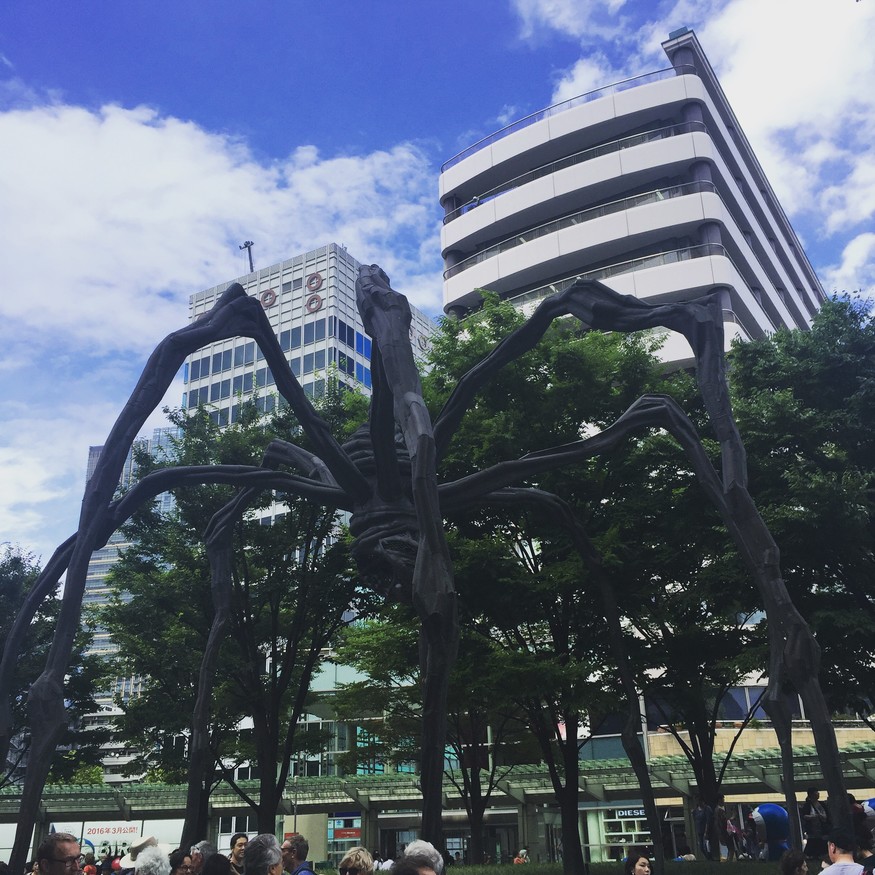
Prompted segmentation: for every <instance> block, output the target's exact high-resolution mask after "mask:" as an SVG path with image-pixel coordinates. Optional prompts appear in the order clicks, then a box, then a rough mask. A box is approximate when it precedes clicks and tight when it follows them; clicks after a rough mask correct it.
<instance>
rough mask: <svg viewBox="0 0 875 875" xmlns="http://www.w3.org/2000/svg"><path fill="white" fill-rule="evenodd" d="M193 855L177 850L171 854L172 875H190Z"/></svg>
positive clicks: (180, 849)
mask: <svg viewBox="0 0 875 875" xmlns="http://www.w3.org/2000/svg"><path fill="white" fill-rule="evenodd" d="M190 873H191V854H190V853H189V852H188V851H183V850H182V848H177V849H176V850H175V851H171V853H170V875H190Z"/></svg>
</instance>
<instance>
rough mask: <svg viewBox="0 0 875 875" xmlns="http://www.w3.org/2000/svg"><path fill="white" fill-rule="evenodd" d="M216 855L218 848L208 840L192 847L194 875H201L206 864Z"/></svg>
mask: <svg viewBox="0 0 875 875" xmlns="http://www.w3.org/2000/svg"><path fill="white" fill-rule="evenodd" d="M215 853H218V851H217V849H216V846H215V845H214V844H213V843H212V842H208V841H207V840H206V839H204V840H203V841H200V842H198V843H197V844H196V845H192V848H191V871H192V872H193V873H194V875H200V873H201V872H202V871H203V868H204V863H206V862H207V860H209V859H210V857H212V856H213V854H215Z"/></svg>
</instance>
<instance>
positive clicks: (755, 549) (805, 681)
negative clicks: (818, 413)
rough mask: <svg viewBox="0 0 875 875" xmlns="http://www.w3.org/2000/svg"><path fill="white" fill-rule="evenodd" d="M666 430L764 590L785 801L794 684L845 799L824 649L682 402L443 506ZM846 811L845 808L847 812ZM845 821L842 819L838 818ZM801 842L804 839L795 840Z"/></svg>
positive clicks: (637, 415)
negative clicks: (788, 700) (786, 696)
mask: <svg viewBox="0 0 875 875" xmlns="http://www.w3.org/2000/svg"><path fill="white" fill-rule="evenodd" d="M648 426H650V427H659V428H664V429H666V431H668V432H670V433H671V434H672V435H673V436H674V437H675V438H676V440H677V441H678V442H679V443H680V445H681V446H682V448H683V449H684V451H685V453H686V454H687V458H688V459H689V460H690V462H691V464H692V466H693V469H694V471H695V473H696V477H697V479H698V480H699V482H700V484H701V486H702V488H703V489H704V490H705V492H706V494H707V495H708V497H709V498H710V499H711V501H712V503H713V504H714V506H715V507H716V508H717V510H718V511H719V513H720V515H721V518H722V519H723V522H724V524H725V525H726V527H727V529H728V531H729V533H730V534H731V536H732V538H733V541H734V542H735V544H736V546H737V547H738V550H739V553H740V555H741V557H742V559H743V560H744V562H745V565H746V566H747V568H748V571H749V572H750V574H751V576H752V577H753V579H754V581H755V582H756V584H757V588H758V590H759V593H760V597H761V598H762V601H763V605H764V607H765V610H766V615H767V617H768V620H769V626H768V628H769V681H768V687H767V691H766V694H765V696H764V697H763V707H764V708H765V709H766V711H767V713H768V714H769V716H770V718H771V719H772V723H773V725H774V728H775V734H776V735H777V738H778V743H779V745H780V748H781V757H782V767H783V771H784V785H785V794H786V795H787V799H788V804H789V800H790V799H791V797H792V798H793V799H795V796H794V795H793V794H794V789H793V756H792V741H791V718H790V714H789V710H788V708H787V706H786V704H785V703H784V700H783V697H782V695H781V691H782V685H783V682H784V680H785V679H787V678H789V679H790V680H791V681H792V683H793V685H794V687H795V688H796V691H797V692H798V693H799V695H800V696H801V698H802V701H803V703H804V705H805V708H806V713H808V711H809V707H810V709H811V710H810V714H809V719H810V720H811V723H812V728H813V729H814V733H815V744H816V746H817V750H818V754H819V755H820V758H821V762H822V765H823V769H824V777H825V778H826V780H827V786H828V788H829V793H830V796H831V797H832V798H834V799H838V798H842V799H843V798H844V796H843V795H842V794H843V793H844V789H843V788H844V779H843V776H842V772H841V766H840V761H839V756H838V746H837V744H836V740H835V733H834V732H833V729H832V724H831V721H830V718H829V712H828V710H827V708H826V702H825V700H824V698H823V692H822V690H821V688H820V683H819V681H818V668H819V664H820V647H819V646H818V644H817V642H816V641H815V639H814V636H813V635H812V634H811V631H810V629H809V628H808V624H807V623H806V622H805V620H804V618H803V617H802V616H801V614H800V613H799V612H798V611H797V610H796V608H795V606H794V605H793V602H792V600H791V598H790V595H789V593H788V592H787V589H786V586H785V585H784V581H783V579H782V578H781V573H780V567H779V564H778V558H779V552H778V547H777V545H776V544H775V542H774V540H773V539H772V536H771V534H770V532H769V530H768V528H767V527H766V525H765V523H764V522H763V520H762V517H760V515H759V512H758V511H757V509H756V506H755V505H754V503H753V500H752V499H751V497H750V495H749V493H748V492H747V489H745V487H744V486H742V485H741V483H740V482H739V481H738V480H735V481H734V482H733V483H732V484H730V487H729V488H728V489H726V490H724V487H723V483H722V482H721V480H720V477H719V476H718V474H717V472H716V471H715V470H714V467H713V465H712V464H711V462H710V460H709V459H708V457H707V455H706V454H705V452H704V449H703V447H702V445H701V442H700V440H699V437H698V434H697V432H696V430H695V427H694V426H693V424H692V423H691V422H690V420H689V418H688V417H687V416H686V414H685V413H684V412H683V410H681V408H680V407H679V405H678V404H677V402H675V401H674V400H673V399H672V398H670V397H669V396H665V395H645V396H643V397H642V398H639V399H638V401H636V402H635V403H634V404H633V405H632V406H631V407H630V408H629V409H628V410H627V411H626V413H624V414H623V415H622V416H621V417H620V418H619V419H618V420H617V421H616V422H615V423H614V424H613V425H611V426H610V427H609V428H607V429H605V430H604V431H602V432H601V433H600V434H598V435H594V436H593V437H591V438H587V439H585V440H581V441H576V442H574V443H571V444H566V445H565V446H561V447H555V448H553V449H548V450H541V451H539V452H535V453H530V454H528V455H527V456H523V457H522V458H521V459H517V460H515V461H510V462H502V463H499V464H498V465H495V466H494V467H493V468H490V469H487V470H486V471H482V472H478V473H476V474H472V475H469V476H468V477H464V478H461V479H460V480H458V481H455V482H453V483H449V484H443V485H441V487H440V495H441V502H442V507H443V508H444V510H445V512H450V511H452V509H453V508H454V507H457V506H464V502H465V501H466V498H465V497H466V496H467V497H468V498H467V500H473V499H474V498H475V497H476V496H477V495H484V494H487V493H489V492H492V491H494V490H496V489H500V488H502V487H504V486H507V485H510V484H511V483H518V482H519V481H520V480H521V479H524V478H526V477H530V476H533V475H535V474H538V473H541V472H543V471H546V470H550V469H551V468H555V467H559V466H561V465H562V464H565V463H569V462H572V461H581V460H584V459H587V458H590V457H591V456H592V455H594V454H595V453H599V452H604V451H605V450H607V449H610V448H611V447H613V446H615V445H616V444H617V443H618V442H619V441H620V440H622V439H623V438H625V437H626V436H627V435H628V434H629V433H631V432H632V431H634V430H637V429H638V428H642V427H648ZM845 807H846V806H845ZM837 817H838V818H839V819H843V813H841V812H840V813H839V814H838V815H837ZM794 838H798V836H795V837H794Z"/></svg>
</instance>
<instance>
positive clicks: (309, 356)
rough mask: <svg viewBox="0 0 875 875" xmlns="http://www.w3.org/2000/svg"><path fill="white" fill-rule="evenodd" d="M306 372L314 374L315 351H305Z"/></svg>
mask: <svg viewBox="0 0 875 875" xmlns="http://www.w3.org/2000/svg"><path fill="white" fill-rule="evenodd" d="M304 373H305V374H312V373H313V353H312V352H307V353H304Z"/></svg>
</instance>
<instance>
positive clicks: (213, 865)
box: [201, 854, 231, 875]
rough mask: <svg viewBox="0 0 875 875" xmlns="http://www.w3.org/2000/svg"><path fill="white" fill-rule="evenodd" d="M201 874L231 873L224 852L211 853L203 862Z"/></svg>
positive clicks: (227, 874) (222, 874) (228, 861)
mask: <svg viewBox="0 0 875 875" xmlns="http://www.w3.org/2000/svg"><path fill="white" fill-rule="evenodd" d="M201 875H231V861H230V860H229V859H228V858H227V857H226V856H225V855H224V854H213V856H212V857H210V859H209V860H207V862H206V863H204V868H203V869H201Z"/></svg>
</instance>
